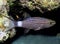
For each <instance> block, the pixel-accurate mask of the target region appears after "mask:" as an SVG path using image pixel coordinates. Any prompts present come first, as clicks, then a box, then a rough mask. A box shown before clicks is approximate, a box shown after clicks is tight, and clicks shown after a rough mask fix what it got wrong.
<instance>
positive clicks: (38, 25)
mask: <svg viewBox="0 0 60 44" xmlns="http://www.w3.org/2000/svg"><path fill="white" fill-rule="evenodd" d="M53 25H55V21H53V20H51V19H47V18H42V17H31V18H27V19H25V20H23V21H18V22H17V27H23V28H26V29H27V30H26V31H27V32H28V31H29V30H30V29H33V30H40V29H44V28H49V27H51V26H53Z"/></svg>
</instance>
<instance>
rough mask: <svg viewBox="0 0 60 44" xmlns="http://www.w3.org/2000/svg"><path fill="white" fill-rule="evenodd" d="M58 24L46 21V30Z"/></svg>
mask: <svg viewBox="0 0 60 44" xmlns="http://www.w3.org/2000/svg"><path fill="white" fill-rule="evenodd" d="M55 24H56V22H55V21H54V20H50V19H49V20H46V22H45V24H44V28H49V27H52V26H54V25H55Z"/></svg>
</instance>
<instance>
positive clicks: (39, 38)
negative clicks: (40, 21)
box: [2, 0, 60, 44]
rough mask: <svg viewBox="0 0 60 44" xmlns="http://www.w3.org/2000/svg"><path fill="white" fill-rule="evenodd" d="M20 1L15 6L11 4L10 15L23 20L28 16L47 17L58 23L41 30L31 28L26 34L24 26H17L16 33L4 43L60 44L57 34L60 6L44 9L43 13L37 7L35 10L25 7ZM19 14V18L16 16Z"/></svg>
mask: <svg viewBox="0 0 60 44" xmlns="http://www.w3.org/2000/svg"><path fill="white" fill-rule="evenodd" d="M18 3H19V1H18V0H17V1H15V2H14V5H13V6H10V11H9V15H10V16H12V17H13V18H14V19H15V20H23V19H25V18H28V17H30V16H31V17H45V18H48V19H52V20H55V21H56V24H55V25H54V26H53V27H50V28H47V29H42V30H39V31H34V30H30V31H29V32H28V33H27V34H24V28H17V27H16V31H17V32H16V35H15V36H14V37H13V38H11V39H8V40H7V41H5V42H4V43H2V44H60V36H57V34H58V33H60V31H59V30H60V28H59V26H60V15H59V14H60V8H57V9H54V10H52V11H46V10H45V11H44V13H43V14H42V13H41V12H40V11H39V10H37V9H35V10H33V11H31V10H29V9H28V8H23V7H22V6H21V5H19V4H18ZM23 13H28V14H29V15H26V17H24V16H23ZM16 15H18V16H19V18H17V17H16Z"/></svg>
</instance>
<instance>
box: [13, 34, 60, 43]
mask: <svg viewBox="0 0 60 44" xmlns="http://www.w3.org/2000/svg"><path fill="white" fill-rule="evenodd" d="M12 44H60V38H59V37H56V36H42V35H28V36H21V37H20V38H18V39H17V40H15V41H14V42H13V43H12Z"/></svg>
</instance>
